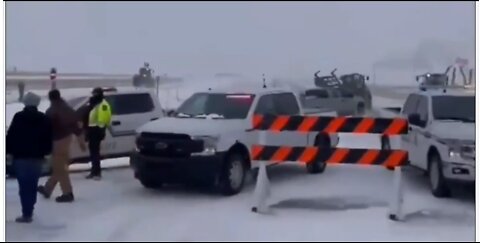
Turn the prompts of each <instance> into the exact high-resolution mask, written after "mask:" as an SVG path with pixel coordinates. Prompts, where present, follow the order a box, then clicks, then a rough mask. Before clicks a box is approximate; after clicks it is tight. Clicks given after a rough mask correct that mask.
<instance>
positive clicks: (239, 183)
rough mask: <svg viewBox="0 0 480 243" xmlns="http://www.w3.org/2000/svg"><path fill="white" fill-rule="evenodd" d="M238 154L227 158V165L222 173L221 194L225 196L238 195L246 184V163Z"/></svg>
mask: <svg viewBox="0 0 480 243" xmlns="http://www.w3.org/2000/svg"><path fill="white" fill-rule="evenodd" d="M244 160H245V159H244V157H243V156H242V155H240V154H238V153H234V154H231V155H229V156H228V157H227V160H226V161H225V164H224V166H223V168H222V171H221V172H220V173H221V174H220V185H219V186H220V192H221V193H222V194H223V195H225V196H232V195H235V194H238V193H239V192H240V191H241V190H242V189H243V185H244V183H245V175H246V167H245V164H246V161H244Z"/></svg>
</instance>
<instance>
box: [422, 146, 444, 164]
mask: <svg viewBox="0 0 480 243" xmlns="http://www.w3.org/2000/svg"><path fill="white" fill-rule="evenodd" d="M434 154H437V155H438V156H440V153H439V152H438V149H437V148H436V147H435V146H433V145H432V146H430V148H428V152H427V158H425V159H427V161H430V158H431V157H432V156H433V155H434ZM440 158H441V156H440Z"/></svg>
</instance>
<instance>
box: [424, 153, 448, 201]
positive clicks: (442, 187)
mask: <svg viewBox="0 0 480 243" xmlns="http://www.w3.org/2000/svg"><path fill="white" fill-rule="evenodd" d="M428 160H429V161H428V176H429V179H430V188H431V190H432V194H433V195H434V196H435V197H439V198H442V197H449V196H450V190H449V188H448V185H447V182H446V181H445V177H444V176H443V173H442V165H441V159H440V156H439V155H438V154H437V153H433V154H432V155H430V156H429V158H428Z"/></svg>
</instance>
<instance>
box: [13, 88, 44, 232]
mask: <svg viewBox="0 0 480 243" xmlns="http://www.w3.org/2000/svg"><path fill="white" fill-rule="evenodd" d="M40 100H41V98H40V97H39V96H38V95H35V94H33V93H28V94H26V95H25V97H24V99H23V103H24V104H25V108H24V109H23V110H22V111H20V112H18V113H16V114H15V116H14V117H13V120H12V122H11V124H10V128H9V129H8V131H7V138H6V149H7V154H9V155H11V156H12V157H13V167H14V170H15V175H16V176H17V180H18V186H19V194H20V202H21V204H22V216H20V217H18V218H17V219H16V220H15V221H16V222H18V223H30V222H32V217H33V210H34V206H35V203H36V202H37V186H38V180H39V178H40V176H41V172H42V171H41V170H42V164H43V163H44V162H45V156H47V155H49V154H50V153H51V152H52V147H53V143H52V141H53V140H52V139H53V132H52V125H51V122H50V120H49V119H48V117H47V116H46V115H45V114H44V113H42V112H40V111H38V109H37V107H38V105H39V104H40Z"/></svg>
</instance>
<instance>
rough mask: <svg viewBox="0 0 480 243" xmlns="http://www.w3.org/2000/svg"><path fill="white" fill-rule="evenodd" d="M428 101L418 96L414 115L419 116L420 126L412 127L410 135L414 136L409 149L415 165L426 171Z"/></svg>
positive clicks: (429, 135)
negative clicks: (411, 146)
mask: <svg viewBox="0 0 480 243" xmlns="http://www.w3.org/2000/svg"><path fill="white" fill-rule="evenodd" d="M428 108H429V99H428V97H427V96H420V97H419V99H418V105H417V109H416V113H417V114H419V115H420V124H416V125H412V127H413V130H414V131H412V133H413V134H414V135H415V142H414V143H413V144H412V145H414V147H413V148H412V149H411V152H410V151H409V152H410V155H409V156H410V157H411V158H412V161H415V163H416V165H417V166H418V167H420V168H422V169H427V167H428V165H427V156H426V155H427V153H426V151H427V150H428V146H429V142H428V140H429V139H430V138H431V134H430V132H429V131H428V120H429V119H430V115H429V109H428Z"/></svg>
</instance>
